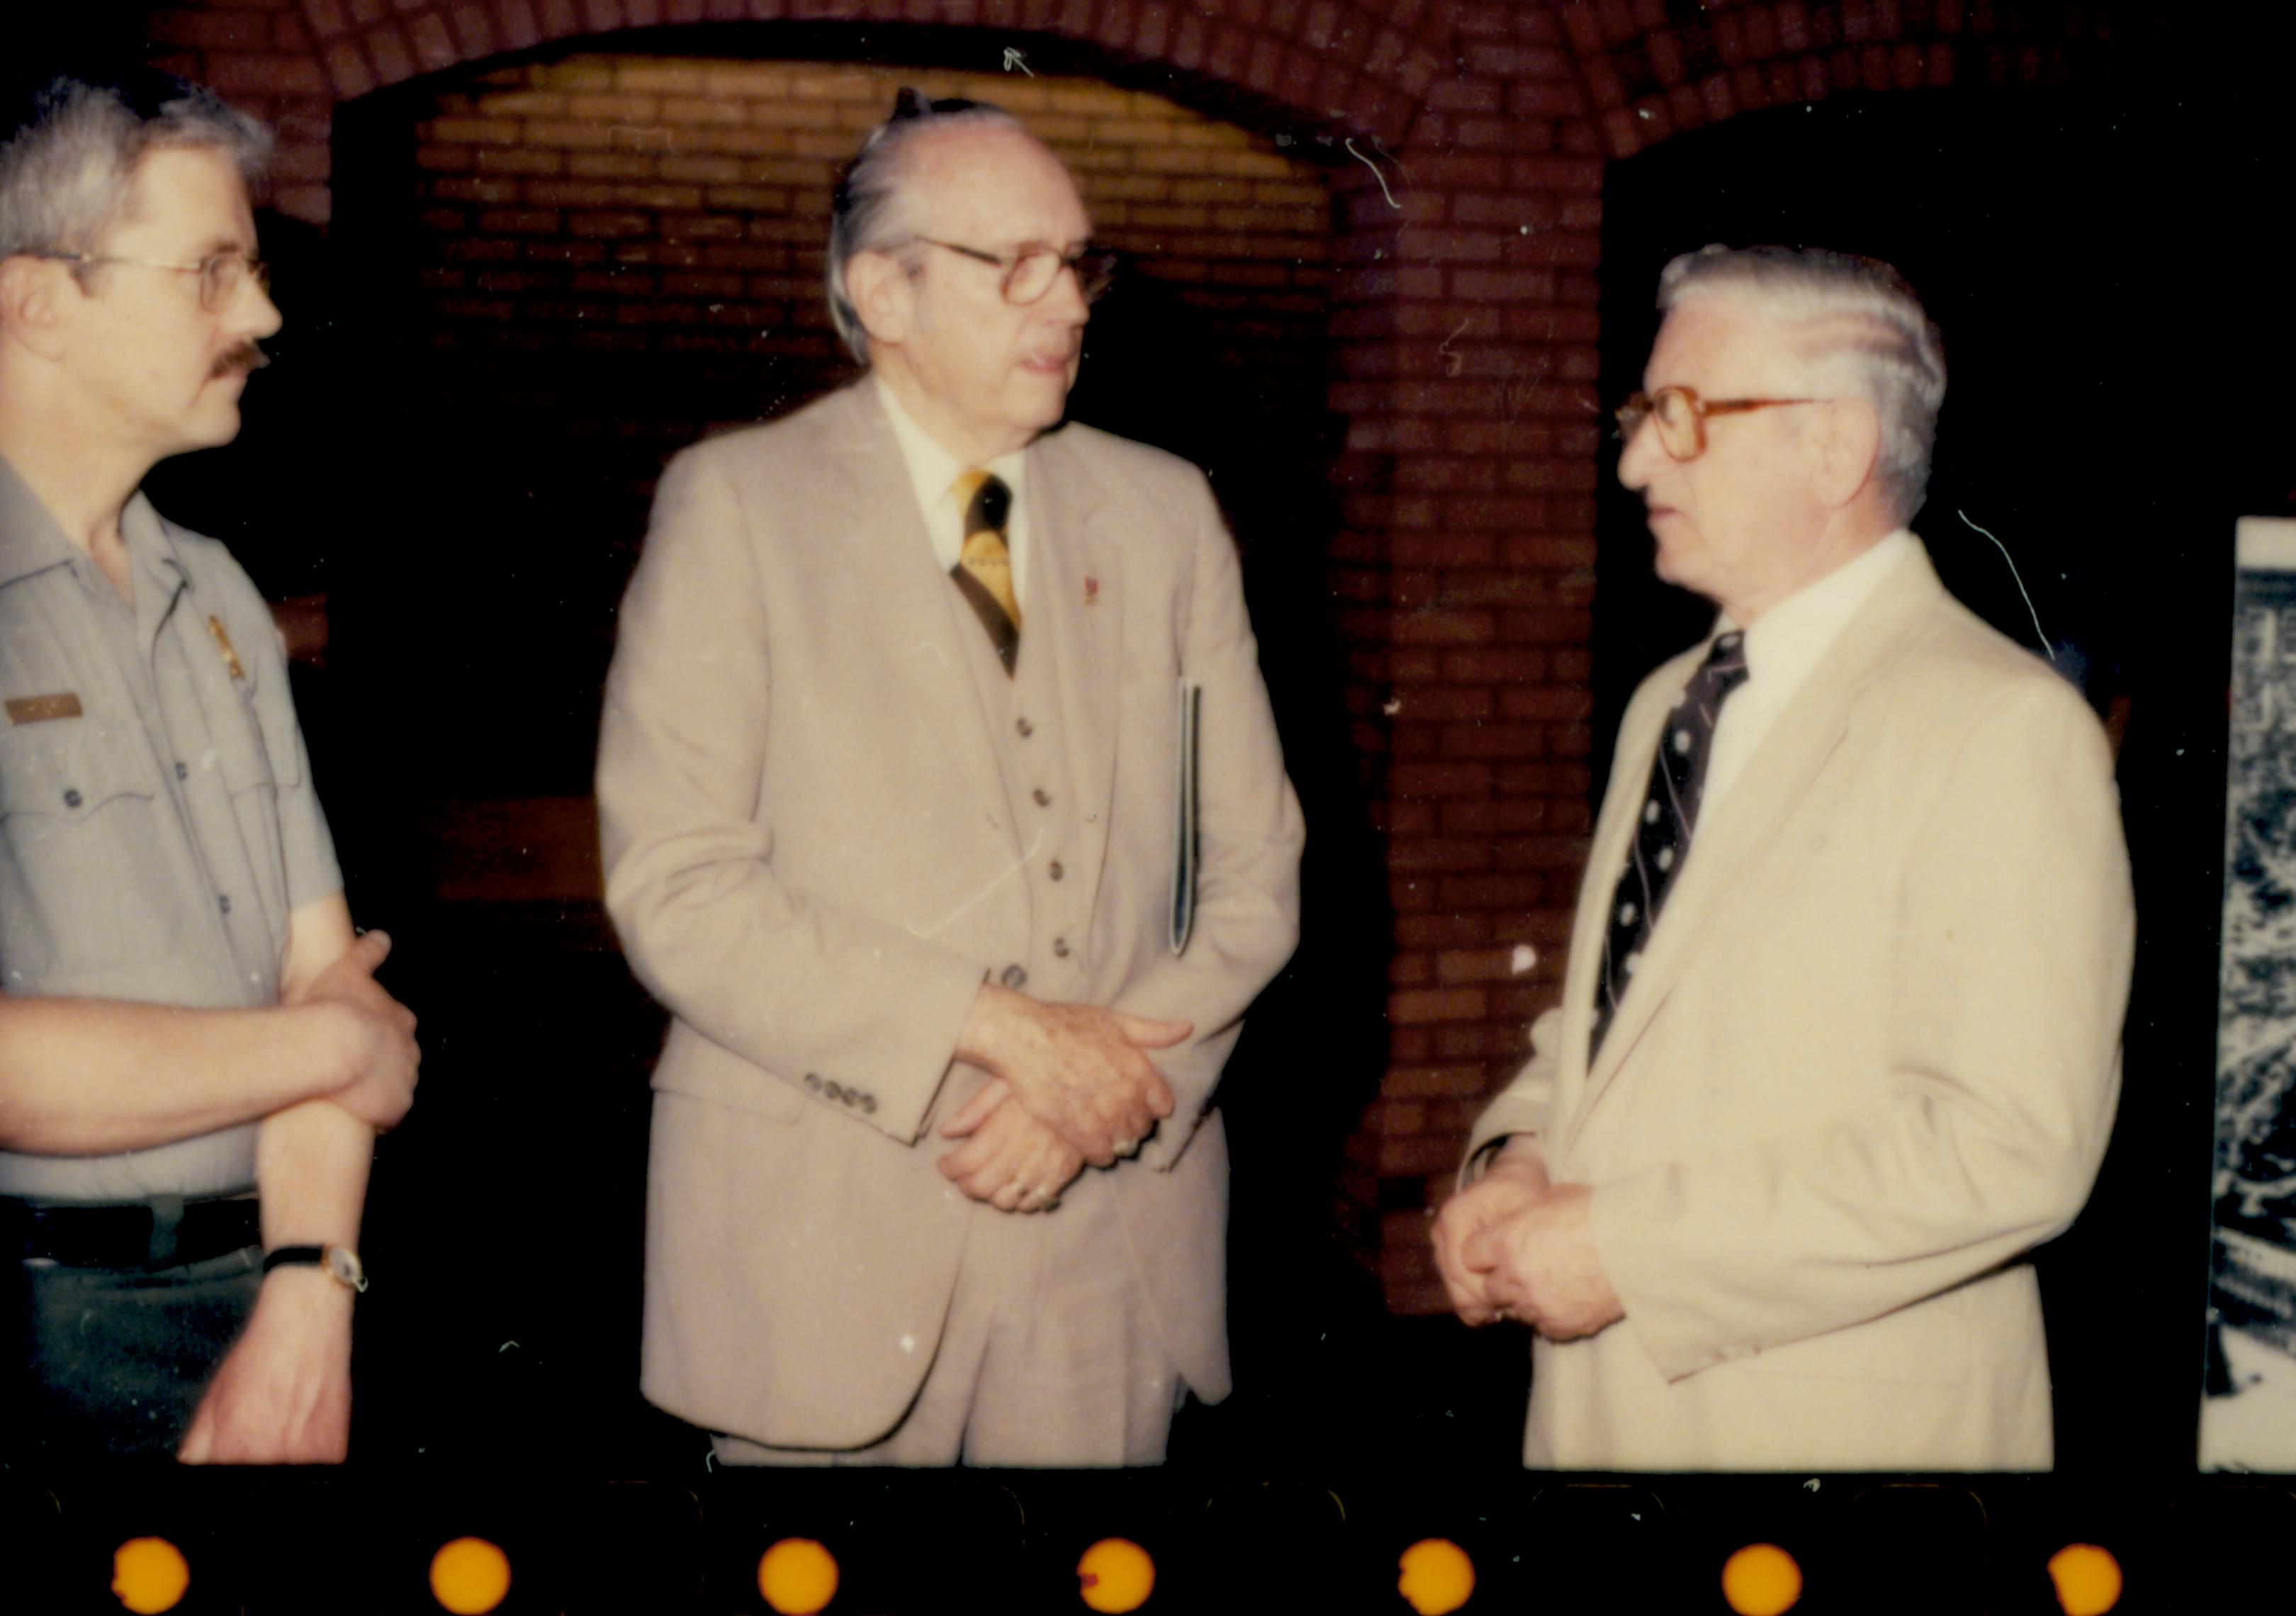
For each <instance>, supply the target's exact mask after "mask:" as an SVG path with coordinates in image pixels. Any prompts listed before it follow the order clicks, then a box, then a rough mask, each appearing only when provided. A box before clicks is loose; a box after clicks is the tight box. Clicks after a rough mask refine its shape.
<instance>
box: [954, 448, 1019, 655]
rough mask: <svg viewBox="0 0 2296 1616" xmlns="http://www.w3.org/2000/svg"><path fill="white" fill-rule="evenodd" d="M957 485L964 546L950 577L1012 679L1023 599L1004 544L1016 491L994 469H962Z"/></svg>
mask: <svg viewBox="0 0 2296 1616" xmlns="http://www.w3.org/2000/svg"><path fill="white" fill-rule="evenodd" d="M954 487H955V491H956V496H957V498H958V499H960V500H962V501H963V502H964V550H963V551H961V552H960V553H959V554H958V555H957V558H956V565H955V566H954V567H952V568H950V569H949V574H948V575H949V577H950V578H954V579H955V581H956V590H957V593H958V594H959V595H963V596H964V598H965V599H966V600H967V601H969V602H971V603H972V611H973V615H974V616H976V617H978V618H979V619H980V626H981V627H982V628H986V629H987V630H988V643H989V644H992V645H994V646H996V657H997V660H999V661H1001V662H1003V663H1004V664H1005V674H1006V676H1007V677H1010V676H1011V674H1012V672H1013V663H1014V662H1015V661H1016V660H1019V658H1020V655H1021V601H1020V597H1019V596H1018V595H1014V594H1013V558H1012V555H1011V554H1010V553H1009V552H1007V551H1006V549H1005V522H1006V521H1007V520H1009V519H1010V517H1011V515H1012V513H1013V490H1012V489H1011V488H1007V487H1005V480H1004V479H1003V478H1001V477H999V476H997V475H996V473H995V472H958V473H957V478H956V481H955V485H954Z"/></svg>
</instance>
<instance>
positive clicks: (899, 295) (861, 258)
mask: <svg viewBox="0 0 2296 1616" xmlns="http://www.w3.org/2000/svg"><path fill="white" fill-rule="evenodd" d="M845 293H846V296H847V297H849V299H852V303H853V312H854V313H855V314H857V315H858V316H861V326H862V329H863V330H865V331H866V332H868V333H869V345H870V346H871V347H872V348H874V347H876V346H877V345H878V344H879V343H886V344H889V345H890V346H892V347H895V348H898V347H899V346H900V345H901V344H902V343H903V342H904V341H906V340H908V334H909V327H910V324H911V323H912V322H913V321H914V319H915V317H916V295H917V289H916V283H914V281H912V280H910V279H909V272H908V271H907V270H906V268H904V267H902V265H901V261H900V260H899V259H898V258H894V257H893V256H892V255H891V254H890V253H884V252H857V253H855V254H854V255H853V256H852V257H851V258H848V259H846V260H845Z"/></svg>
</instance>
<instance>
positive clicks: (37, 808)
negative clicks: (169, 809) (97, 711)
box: [0, 718, 159, 822]
mask: <svg viewBox="0 0 2296 1616" xmlns="http://www.w3.org/2000/svg"><path fill="white" fill-rule="evenodd" d="M146 750H147V749H146V748H145V747H144V746H143V744H142V743H141V741H140V738H131V743H129V744H126V745H122V744H120V740H119V737H117V736H114V735H111V734H107V733H106V732H105V731H103V730H102V729H100V728H99V727H97V726H95V725H94V724H92V723H91V722H90V721H89V720H87V719H86V718H65V719H59V720H53V721H51V722H49V723H45V724H40V725H25V726H17V727H14V728H10V729H0V814H7V815H11V816H12V815H16V814H41V815H47V816H53V817H56V818H58V819H61V820H65V821H72V822H77V821H79V820H84V819H86V818H88V817H90V816H93V815H94V813H95V812H96V810H97V809H99V808H102V806H103V805H104V804H105V803H107V802H111V801H112V800H116V799H118V798H121V797H142V798H145V799H149V798H152V797H154V796H157V795H158V794H159V791H158V787H157V785H156V783H154V782H153V780H152V772H151V769H150V767H148V766H147V765H146V764H145V763H144V761H143V754H144V752H145V751H146Z"/></svg>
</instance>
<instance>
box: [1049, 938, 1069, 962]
mask: <svg viewBox="0 0 2296 1616" xmlns="http://www.w3.org/2000/svg"><path fill="white" fill-rule="evenodd" d="M1068 956H1069V939H1067V938H1065V937H1056V938H1054V939H1053V957H1054V959H1066V958H1068Z"/></svg>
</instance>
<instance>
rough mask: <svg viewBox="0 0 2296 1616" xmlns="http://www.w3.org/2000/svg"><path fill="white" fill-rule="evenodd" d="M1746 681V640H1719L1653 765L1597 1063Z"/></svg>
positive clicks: (1677, 869) (1612, 954) (1600, 995)
mask: <svg viewBox="0 0 2296 1616" xmlns="http://www.w3.org/2000/svg"><path fill="white" fill-rule="evenodd" d="M1745 682H1746V636H1744V635H1743V634H1738V633H1731V634H1725V635H1721V636H1717V637H1716V639H1715V641H1714V645H1713V648H1712V649H1711V650H1710V651H1709V652H1707V653H1706V660H1705V661H1704V662H1702V664H1700V666H1699V669H1698V671H1697V672H1696V673H1694V674H1693V675H1691V676H1690V683H1689V684H1688V685H1685V687H1684V689H1683V692H1682V699H1681V700H1680V701H1677V702H1676V703H1675V704H1674V710H1673V711H1672V712H1670V713H1669V714H1668V715H1667V720H1666V728H1665V731H1664V732H1663V733H1662V734H1661V735H1660V737H1659V743H1658V756H1657V757H1655V758H1653V759H1651V772H1650V785H1649V788H1648V789H1647V790H1646V791H1645V792H1644V793H1643V806H1642V812H1641V814H1640V816H1638V817H1637V819H1636V824H1635V840H1634V844H1633V846H1632V847H1631V848H1630V849H1628V854H1627V867H1626V869H1625V870H1624V871H1622V872H1621V873H1620V876H1619V887H1618V890H1617V891H1615V892H1613V893H1612V894H1611V923H1610V928H1609V931H1607V933H1606V934H1605V936H1604V938H1603V980H1602V981H1601V982H1600V983H1599V984H1597V986H1596V988H1595V1034H1594V1038H1593V1040H1592V1041H1591V1042H1590V1043H1589V1044H1588V1045H1587V1062H1588V1063H1589V1064H1592V1063H1593V1062H1594V1059H1595V1053H1596V1052H1597V1051H1598V1050H1600V1049H1601V1048H1602V1047H1603V1033H1605V1032H1606V1031H1608V1030H1609V1029H1610V1025H1611V1016H1612V1015H1613V1014H1615V1013H1617V1011H1618V1008H1619V1001H1620V999H1622V998H1624V997H1626V996H1627V984H1628V982H1630V981H1632V980H1634V974H1635V967H1636V965H1637V964H1641V962H1642V954H1643V948H1644V946H1645V945H1646V944H1647V943H1648V942H1649V941H1650V935H1651V930H1652V927H1654V926H1656V925H1657V924H1658V912H1659V909H1660V907H1661V906H1662V905H1663V904H1664V903H1665V902H1666V895H1667V893H1668V892H1669V890H1672V888H1673V886H1674V880H1675V877H1676V876H1677V875H1679V874H1681V873H1682V863H1683V860H1684V859H1685V858H1686V857H1689V854H1690V837H1691V833H1692V832H1693V830H1695V829H1696V828H1697V825H1698V800H1699V798H1700V796H1701V795H1702V794H1703V792H1705V789H1706V759H1707V756H1708V754H1710V752H1711V751H1713V750H1714V720H1715V718H1716V716H1717V715H1718V714H1719V713H1720V712H1721V710H1722V703H1723V701H1725V700H1726V699H1727V698H1728V696H1729V694H1730V693H1731V692H1732V691H1734V690H1735V689H1737V688H1738V686H1739V685H1743V684H1744V683H1745Z"/></svg>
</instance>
